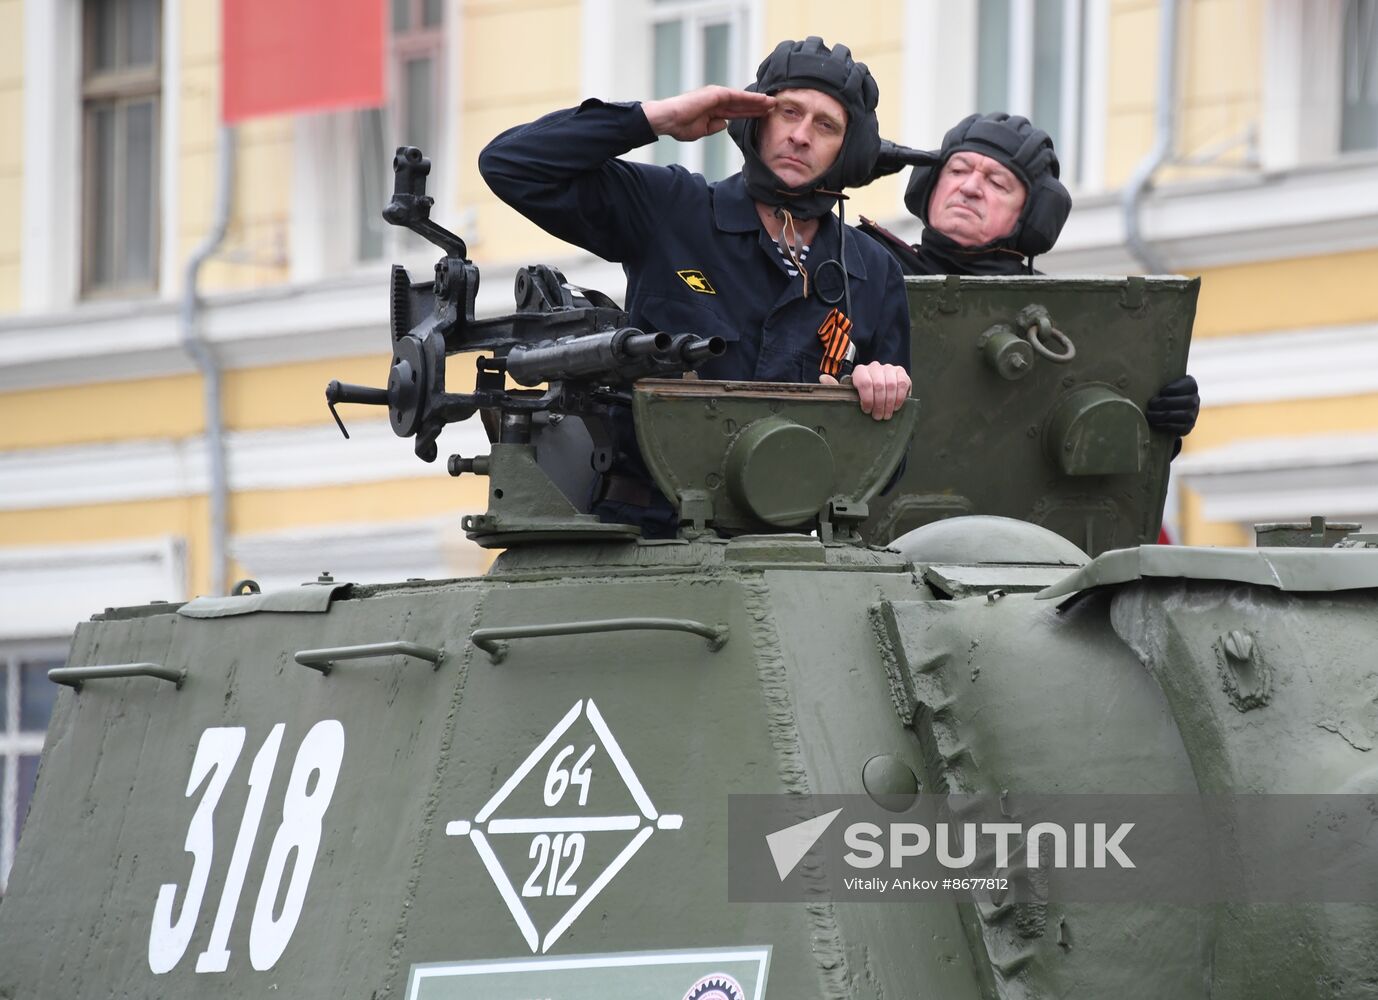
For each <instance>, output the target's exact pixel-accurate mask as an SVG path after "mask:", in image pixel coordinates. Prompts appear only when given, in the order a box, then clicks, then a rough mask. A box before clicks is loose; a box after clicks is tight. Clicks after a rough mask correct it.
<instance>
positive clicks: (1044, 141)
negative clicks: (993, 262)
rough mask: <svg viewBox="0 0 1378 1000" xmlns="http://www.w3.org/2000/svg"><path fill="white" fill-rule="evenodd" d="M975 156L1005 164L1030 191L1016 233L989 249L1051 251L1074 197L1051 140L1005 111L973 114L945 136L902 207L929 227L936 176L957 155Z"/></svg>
mask: <svg viewBox="0 0 1378 1000" xmlns="http://www.w3.org/2000/svg"><path fill="white" fill-rule="evenodd" d="M960 152H972V153H981V154H983V155H985V156H989V157H990V158H991V159H993V160H998V161H999V162H1000V163H1002V164H1004V165H1005V166H1006V167H1008V168H1009V169H1010V170H1011V171H1013V172H1014V175H1015V176H1016V177H1018V178H1019V179H1020V180H1021V181H1023V183H1024V188H1025V190H1026V191H1027V192H1028V195H1027V197H1026V198H1025V200H1024V208H1023V210H1022V211H1021V212H1020V214H1019V219H1018V221H1016V222H1015V224H1014V231H1013V232H1011V233H1010V234H1009V235H1008V236H1006V237H1004V238H1003V239H999V240H995V241H994V242H993V243H991V244H990V245H991V247H992V248H994V247H1005V248H1008V249H1011V250H1015V251H1017V252H1018V253H1020V254H1022V255H1023V256H1025V257H1036V256H1037V255H1039V254H1043V253H1047V252H1048V251H1049V250H1051V249H1052V248H1053V244H1054V243H1056V242H1057V237H1058V234H1060V233H1061V232H1062V226H1063V224H1064V223H1065V222H1066V221H1067V215H1068V213H1070V212H1071V210H1072V196H1071V195H1070V194H1068V193H1067V188H1065V187H1064V186H1063V184H1062V182H1061V181H1060V180H1058V174H1059V173H1060V169H1061V168H1060V167H1059V164H1058V162H1057V153H1056V152H1055V151H1054V149H1053V140H1052V137H1051V136H1050V135H1048V133H1047V132H1044V131H1043V130H1042V129H1041V128H1035V127H1034V125H1033V124H1032V123H1031V122H1030V121H1029V120H1028V119H1027V118H1021V117H1019V116H1018V115H1007V114H1005V113H1004V112H1002V111H999V112H995V113H993V114H988V115H969V116H968V117H966V118H963V119H962V120H961V121H960V122H958V123H957V124H956V126H954V127H953V128H952V129H951V130H949V131H948V133H947V135H945V136H944V137H943V145H942V148H941V149H940V150H939V151H938V156H937V158H936V162H935V163H933V164H932V165H931V166H922V165H921V166H916V167H915V168H914V170H913V172H912V173H911V174H910V175H909V186H908V187H907V188H906V189H905V192H904V204H905V205H906V206H907V207H908V209H909V211H910V212H911V213H913V214H914V215H916V216H918V217H919V218H920V219H922V220H923V223H924V225H928V203H929V200H930V199H931V198H932V197H933V186H934V185H935V184H936V183H937V181H938V174H939V173H940V172H941V171H942V169H943V167H944V165H946V163H947V161H948V159H949V158H950V157H951V156H952V154H954V153H960Z"/></svg>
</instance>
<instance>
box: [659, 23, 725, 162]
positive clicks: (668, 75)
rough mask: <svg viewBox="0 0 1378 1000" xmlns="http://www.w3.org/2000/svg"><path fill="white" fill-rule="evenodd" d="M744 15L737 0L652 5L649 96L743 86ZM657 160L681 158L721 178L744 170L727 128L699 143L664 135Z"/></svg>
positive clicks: (666, 160) (673, 94) (664, 95)
mask: <svg viewBox="0 0 1378 1000" xmlns="http://www.w3.org/2000/svg"><path fill="white" fill-rule="evenodd" d="M744 25H745V14H744V12H743V10H742V8H741V7H740V6H739V5H736V4H724V3H692V2H687V0H656V2H655V3H654V4H653V5H652V8H651V25H650V33H651V37H650V46H651V52H652V63H651V95H652V96H653V97H654V98H656V99H660V98H665V97H673V96H675V95H676V94H682V93H684V92H685V91H686V90H693V89H695V88H697V87H705V86H707V85H709V84H711V83H717V84H722V85H724V86H729V87H740V86H741V85H742V83H743V81H745V80H746V79H747V78H748V77H749V76H750V72H749V71H747V70H745V69H744V68H743V67H742V65H741V61H742V54H741V49H742V41H741V39H742V37H743V35H744ZM655 162H656V163H659V164H662V165H668V164H671V163H679V164H682V165H684V166H685V167H687V168H688V169H689V170H693V171H696V172H698V173H701V174H703V175H704V176H705V177H707V178H708V179H709V180H710V181H716V180H721V179H722V178H724V177H726V176H727V175H728V174H731V173H735V172H736V171H737V170H740V169H741V165H742V157H741V153H740V152H739V151H738V150H737V147H736V144H735V143H733V141H732V139H731V137H730V136H729V135H728V134H727V131H726V130H724V131H722V132H719V133H718V134H717V135H713V136H709V137H708V138H707V139H703V140H700V141H698V142H678V141H677V140H675V139H672V138H670V137H669V136H661V137H660V139H659V140H658V141H657V142H656V146H655Z"/></svg>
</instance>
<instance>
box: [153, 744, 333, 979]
mask: <svg viewBox="0 0 1378 1000" xmlns="http://www.w3.org/2000/svg"><path fill="white" fill-rule="evenodd" d="M283 729H284V726H283V724H282V723H281V722H279V723H278V724H277V725H276V726H274V727H273V730H272V732H270V733H269V734H268V738H267V739H266V740H264V741H263V746H262V747H260V748H259V751H258V753H257V755H255V757H254V763H253V766H252V767H250V768H249V780H248V785H249V799H248V802H247V803H246V805H245V808H244V817H243V819H242V820H241V821H240V824H239V834H238V836H236V837H235V842H234V850H233V851H232V852H231V854H230V866H229V869H228V870H227V871H226V873H225V884H224V888H223V889H222V890H221V893H220V904H219V906H218V907H217V908H216V911H215V923H214V924H213V925H212V926H211V936H210V941H209V943H208V944H207V947H206V950H205V951H203V952H201V954H200V955H199V956H197V959H196V971H197V972H224V971H225V969H226V968H228V967H229V964H230V951H229V948H228V947H226V946H227V944H228V942H229V938H230V925H231V924H232V923H233V922H234V915H235V910H236V909H237V908H238V907H239V897H240V895H241V894H242V893H243V891H244V876H245V874H246V872H247V871H248V867H249V856H250V855H251V854H252V853H253V849H254V841H255V840H256V839H257V838H258V827H259V823H260V821H261V820H262V819H263V807H264V805H265V803H266V802H267V799H268V785H269V782H270V781H271V780H272V777H273V767H274V765H275V764H276V763H277V758H278V750H279V748H280V747H281V746H282V731H283ZM243 749H244V728H243V727H242V726H224V727H216V728H212V729H207V730H206V731H205V732H204V733H202V734H201V742H200V743H199V744H198V745H197V747H196V757H195V759H194V760H192V762H191V776H190V777H189V778H188V779H187V791H186V795H187V797H188V798H190V797H191V796H192V795H194V794H196V791H197V789H199V788H201V786H202V785H205V788H206V791H205V794H204V795H202V796H201V802H200V804H199V805H198V806H197V807H196V812H195V813H193V814H192V817H191V824H190V826H189V827H188V828H187V839H186V843H185V848H186V851H187V853H189V854H190V855H191V856H192V865H191V875H190V877H189V878H188V879H187V885H186V889H185V891H184V893H183V895H182V906H181V909H180V910H179V911H178V912H177V913H176V915H175V916H174V914H173V909H174V904H175V901H176V898H177V895H178V893H179V889H180V887H179V886H178V885H177V884H176V883H175V882H169V883H167V884H165V885H163V886H162V887H160V888H159V890H158V900H157V902H156V903H155V905H154V907H153V927H152V929H151V930H150V931H149V935H148V965H149V968H150V969H152V970H153V971H154V972H155V973H157V974H159V975H161V974H162V973H165V972H171V971H172V969H173V968H174V967H175V966H176V965H177V963H178V962H180V961H181V960H182V956H183V955H185V954H186V951H187V946H188V945H190V944H191V937H192V933H193V931H195V929H196V922H197V918H198V916H199V915H200V912H201V903H202V900H203V898H204V897H205V894H206V883H207V882H208V881H209V880H210V874H211V862H212V849H213V847H214V822H213V820H214V815H215V806H216V803H217V802H219V801H220V795H221V793H222V792H224V790H225V785H226V783H227V782H228V781H229V780H230V772H231V771H233V770H234V765H235V762H236V761H237V760H239V754H240V751H241V750H243ZM343 758H344V727H343V726H341V725H340V723H339V722H338V721H336V720H335V719H326V720H324V721H322V722H318V723H316V725H314V726H312V727H311V731H310V732H308V733H307V734H306V738H305V739H303V740H302V741H301V747H300V748H299V749H298V750H297V759H296V761H295V762H294V763H293V765H292V774H291V777H289V778H288V779H287V792H286V795H285V796H284V798H283V802H282V822H281V823H280V824H279V825H278V828H277V833H276V834H275V835H274V836H273V844H272V847H271V848H270V849H269V851H268V863H267V865H266V866H265V868H264V871H263V884H262V885H261V886H260V887H259V890H258V900H257V902H256V903H255V905H254V916H253V922H252V923H251V924H250V927H249V962H250V964H252V965H253V967H254V968H255V969H257V970H259V971H260V972H262V971H264V970H266V969H271V968H272V967H273V966H274V965H275V964H276V963H277V960H278V959H279V958H281V957H282V953H283V951H284V950H285V949H286V948H287V943H288V941H290V940H291V938H292V932H293V931H294V930H296V927H297V921H298V920H299V919H300V918H301V910H302V904H303V903H304V902H305V901H306V888H307V883H308V882H309V881H310V880H311V870H312V868H314V867H315V864H316V852H317V850H318V849H319V848H320V845H321V820H322V818H323V817H324V816H325V810H326V807H327V806H329V805H330V797H331V796H332V795H334V794H335V781H336V779H337V778H338V777H339V775H340V761H341V760H342V759H343ZM313 775H314V776H315V780H314V783H313V781H312V778H313ZM308 788H309V789H310V791H309V792H308V790H307V789H308ZM289 860H290V862H291V873H290V875H289V874H288V870H287V869H288V862H289ZM284 878H285V879H286V880H287V891H286V896H285V898H284V899H283V900H282V910H281V912H280V913H278V914H277V915H274V910H275V909H276V907H277V904H278V899H279V897H280V896H282V883H283V879H284Z"/></svg>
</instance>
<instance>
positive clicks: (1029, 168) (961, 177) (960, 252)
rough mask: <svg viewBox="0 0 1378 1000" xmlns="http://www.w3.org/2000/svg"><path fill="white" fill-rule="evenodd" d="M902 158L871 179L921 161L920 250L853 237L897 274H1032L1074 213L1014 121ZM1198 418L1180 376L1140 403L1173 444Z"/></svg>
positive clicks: (998, 116) (1028, 129) (1197, 405)
mask: <svg viewBox="0 0 1378 1000" xmlns="http://www.w3.org/2000/svg"><path fill="white" fill-rule="evenodd" d="M903 152H904V153H906V154H908V155H907V156H906V155H899V154H897V155H895V156H893V157H882V158H880V160H879V162H878V164H877V169H876V171H875V172H874V173H873V175H872V176H873V178H874V177H881V176H884V175H885V174H888V173H893V172H895V171H896V170H898V169H901V167H902V165H903V164H904V162H906V160H907V161H908V162H915V161H916V160H917V161H919V162H916V163H915V166H914V169H913V171H912V173H911V174H910V177H909V183H908V185H907V186H906V188H905V193H904V203H905V206H906V207H907V208H908V209H909V211H910V213H911V214H912V215H914V216H915V217H916V218H918V219H919V221H921V222H922V223H923V224H924V230H923V234H922V236H921V238H920V242H919V243H917V244H909V243H906V242H905V241H904V240H902V239H900V238H899V237H898V236H896V235H895V234H894V233H891V232H889V231H888V230H886V229H884V228H882V227H881V226H878V225H876V224H875V223H874V222H871V221H870V220H867V219H863V220H862V225H861V231H862V232H864V233H866V234H867V235H868V236H870V237H872V238H873V239H875V240H876V241H877V242H878V243H880V245H881V246H883V247H885V249H887V250H889V251H890V253H891V254H892V255H893V256H894V258H895V259H896V260H897V261H898V262H899V264H900V267H901V268H902V269H903V270H904V273H905V274H970V275H999V274H1037V273H1039V272H1037V271H1035V270H1034V266H1033V264H1034V258H1035V257H1037V256H1039V255H1040V254H1044V253H1047V252H1048V251H1049V250H1051V249H1052V248H1053V244H1055V243H1056V242H1057V238H1058V235H1059V234H1060V233H1061V232H1062V226H1063V224H1064V223H1065V222H1066V221H1067V216H1068V214H1069V213H1070V212H1071V210H1072V197H1071V195H1070V194H1069V193H1068V192H1067V188H1066V187H1065V186H1064V185H1063V184H1062V181H1061V180H1060V179H1059V173H1060V165H1059V163H1058V159H1057V152H1056V150H1055V149H1054V148H1053V140H1052V137H1051V136H1050V135H1048V133H1047V132H1044V131H1043V130H1042V129H1040V128H1037V127H1035V126H1034V125H1033V124H1032V123H1031V122H1030V121H1029V120H1028V119H1027V118H1021V117H1019V116H1018V115H1008V114H1005V113H1004V112H995V113H993V114H985V115H969V116H967V117H966V118H963V119H962V120H961V121H960V122H958V123H957V124H956V125H955V126H954V127H953V128H952V129H950V130H949V131H948V133H947V135H946V136H944V137H943V144H942V147H941V148H940V149H938V150H937V151H935V152H933V153H931V154H928V155H926V156H924V155H922V154H917V153H916V152H915V151H912V150H908V151H903ZM1200 409H1201V399H1200V396H1198V395H1197V385H1196V379H1194V378H1192V377H1191V376H1190V375H1184V376H1183V377H1182V378H1179V379H1175V380H1174V381H1172V382H1169V383H1168V384H1167V385H1165V386H1163V387H1162V389H1160V390H1159V391H1158V394H1157V395H1156V396H1154V397H1153V398H1152V399H1150V400H1149V401H1148V404H1147V406H1146V407H1145V416H1146V417H1147V419H1148V423H1149V426H1151V427H1154V428H1156V429H1158V430H1160V431H1164V432H1166V433H1170V434H1175V435H1177V436H1178V438H1179V439H1180V438H1181V437H1182V436H1183V435H1185V434H1188V433H1190V432H1191V429H1192V427H1194V426H1195V424H1196V417H1197V415H1198V413H1199V412H1200ZM1180 443H1181V442H1180V440H1179V442H1178V446H1179V447H1180Z"/></svg>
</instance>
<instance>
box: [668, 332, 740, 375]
mask: <svg viewBox="0 0 1378 1000" xmlns="http://www.w3.org/2000/svg"><path fill="white" fill-rule="evenodd" d="M726 351H727V341H725V340H723V338H721V337H697V336H695V335H694V334H692V333H681V334H676V336H675V338H674V340H673V342H672V343H671V344H670V352H669V353H670V357H672V358H676V359H678V360H680V361H682V362H683V363H684V364H685V365H687V366H689V367H691V368H692V367H695V366H697V365H699V364H701V363H702V362H704V361H707V360H708V359H709V358H720V357H722V356H723V354H724V353H726Z"/></svg>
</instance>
